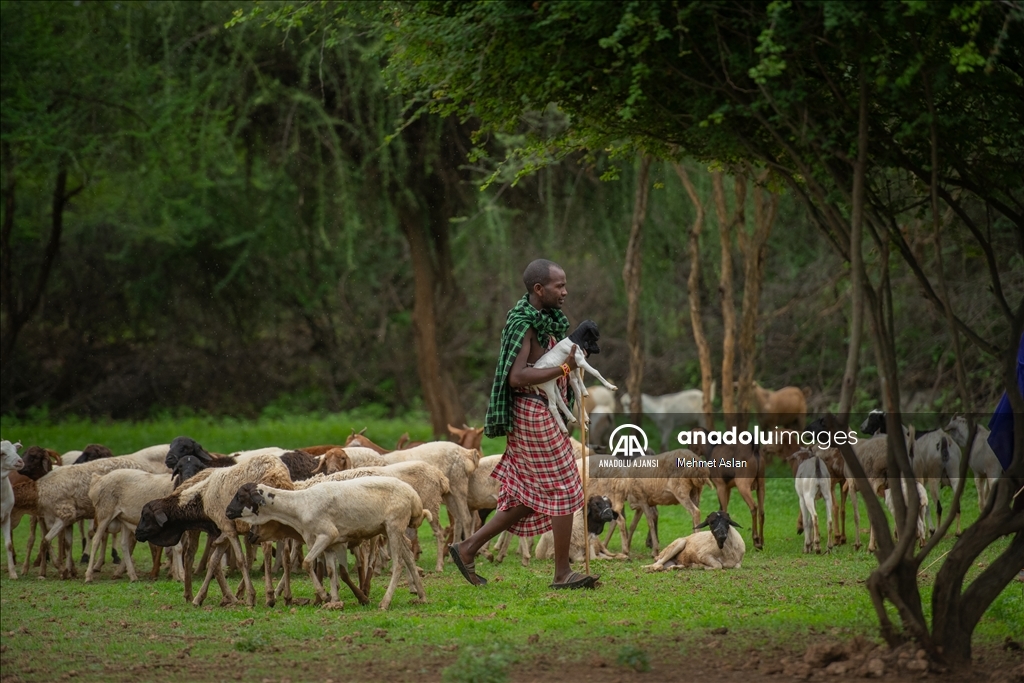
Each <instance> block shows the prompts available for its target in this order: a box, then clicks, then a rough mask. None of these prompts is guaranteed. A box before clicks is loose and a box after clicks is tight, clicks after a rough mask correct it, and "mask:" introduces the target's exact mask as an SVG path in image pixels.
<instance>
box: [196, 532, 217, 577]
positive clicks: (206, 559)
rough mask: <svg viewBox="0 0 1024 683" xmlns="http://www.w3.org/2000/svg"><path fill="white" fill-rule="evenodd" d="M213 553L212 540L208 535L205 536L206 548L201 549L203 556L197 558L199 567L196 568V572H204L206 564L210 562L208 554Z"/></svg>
mask: <svg viewBox="0 0 1024 683" xmlns="http://www.w3.org/2000/svg"><path fill="white" fill-rule="evenodd" d="M212 552H213V540H212V539H211V538H210V535H209V534H207V535H206V547H205V548H203V554H202V556H201V557H200V558H199V566H198V567H196V571H197V572H202V571H206V567H207V564H209V562H210V554H211V553H212Z"/></svg>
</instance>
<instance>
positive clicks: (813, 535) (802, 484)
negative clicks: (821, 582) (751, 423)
mask: <svg viewBox="0 0 1024 683" xmlns="http://www.w3.org/2000/svg"><path fill="white" fill-rule="evenodd" d="M790 458H792V459H794V460H799V461H801V462H800V464H799V465H798V466H797V468H796V477H795V479H794V485H795V487H796V495H797V498H798V499H799V500H800V514H801V515H803V520H804V552H805V553H809V552H811V547H812V546H813V547H814V552H816V553H818V554H819V555H820V554H821V536H820V534H819V531H818V511H817V509H815V506H814V501H815V500H816V499H818V498H823V499H824V500H825V516H826V519H827V520H828V526H827V534H828V536H827V537H826V538H827V540H828V549H829V550H832V536H833V521H832V479H831V477H830V476H829V471H828V467H827V466H826V465H825V461H824V460H822V459H821V458H819V457H817V456H816V455H813V454H812V453H811V452H810V451H808V450H806V449H802V450H799V451H797V452H796V453H793V454H792V455H791V456H790ZM840 495H842V493H840Z"/></svg>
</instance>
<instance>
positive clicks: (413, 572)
mask: <svg viewBox="0 0 1024 683" xmlns="http://www.w3.org/2000/svg"><path fill="white" fill-rule="evenodd" d="M399 550H400V552H401V553H402V559H403V560H404V561H405V569H406V573H408V574H409V583H410V585H411V586H412V588H413V590H414V591H416V598H417V601H418V602H423V601H424V600H426V599H427V594H426V593H424V592H423V579H421V578H420V572H419V568H418V567H417V566H416V562H415V561H414V560H413V557H412V553H410V552H409V549H408V548H401V549H399ZM392 561H393V562H398V561H399V560H398V558H395V559H394V560H392Z"/></svg>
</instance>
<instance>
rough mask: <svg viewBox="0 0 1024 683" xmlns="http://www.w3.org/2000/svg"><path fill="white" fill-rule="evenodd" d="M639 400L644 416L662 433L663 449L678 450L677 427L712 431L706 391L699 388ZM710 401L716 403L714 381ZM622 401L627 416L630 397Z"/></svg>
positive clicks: (642, 397)
mask: <svg viewBox="0 0 1024 683" xmlns="http://www.w3.org/2000/svg"><path fill="white" fill-rule="evenodd" d="M640 397H641V405H642V407H643V413H644V415H646V416H647V417H649V418H651V421H652V422H654V424H656V425H658V429H660V430H661V447H662V450H665V451H668V450H672V449H673V448H677V447H678V445H679V442H678V441H677V440H676V438H675V437H676V434H677V428H682V427H689V426H693V425H696V426H700V427H703V428H705V429H710V425H708V424H707V419H706V417H705V415H704V392H703V391H701V390H700V389H687V390H686V391H679V392H676V393H674V394H663V395H661V396H651V395H650V394H641V395H640ZM711 400H712V401H714V400H715V383H714V382H712V383H711ZM619 402H620V403H622V412H624V413H628V412H629V406H630V405H631V404H632V401H631V400H630V398H629V395H628V394H627V395H625V396H623V397H622V398H621V399H620V401H619Z"/></svg>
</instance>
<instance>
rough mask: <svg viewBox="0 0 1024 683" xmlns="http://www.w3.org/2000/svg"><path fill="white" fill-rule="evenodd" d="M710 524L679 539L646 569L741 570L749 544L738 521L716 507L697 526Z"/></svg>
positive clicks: (701, 526) (669, 545)
mask: <svg viewBox="0 0 1024 683" xmlns="http://www.w3.org/2000/svg"><path fill="white" fill-rule="evenodd" d="M704 527H708V528H709V529H710V530H709V531H695V532H694V533H692V534H690V535H689V536H686V537H684V538H677V539H676V540H674V541H672V542H671V543H669V544H668V547H666V548H665V549H664V550H662V551H661V553H660V554H659V555H658V557H657V559H656V560H655V561H654V564H651V565H647V566H646V567H644V569H647V570H648V571H654V572H660V571H665V570H666V569H686V568H687V567H703V568H704V569H739V568H740V563H741V562H742V561H743V555H744V553H746V552H747V546H746V544H744V543H743V537H742V536H740V535H739V533H738V532H737V531H736V529H739V528H741V527H740V525H739V524H737V523H736V522H734V521H732V519H731V518H730V517H729V513H728V512H726V511H725V510H716V511H715V512H712V513H711V514H710V515H708V516H707V518H706V519H705V520H704V521H703V522H701V523H700V524H698V525H697V528H698V529H702V528H704Z"/></svg>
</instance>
